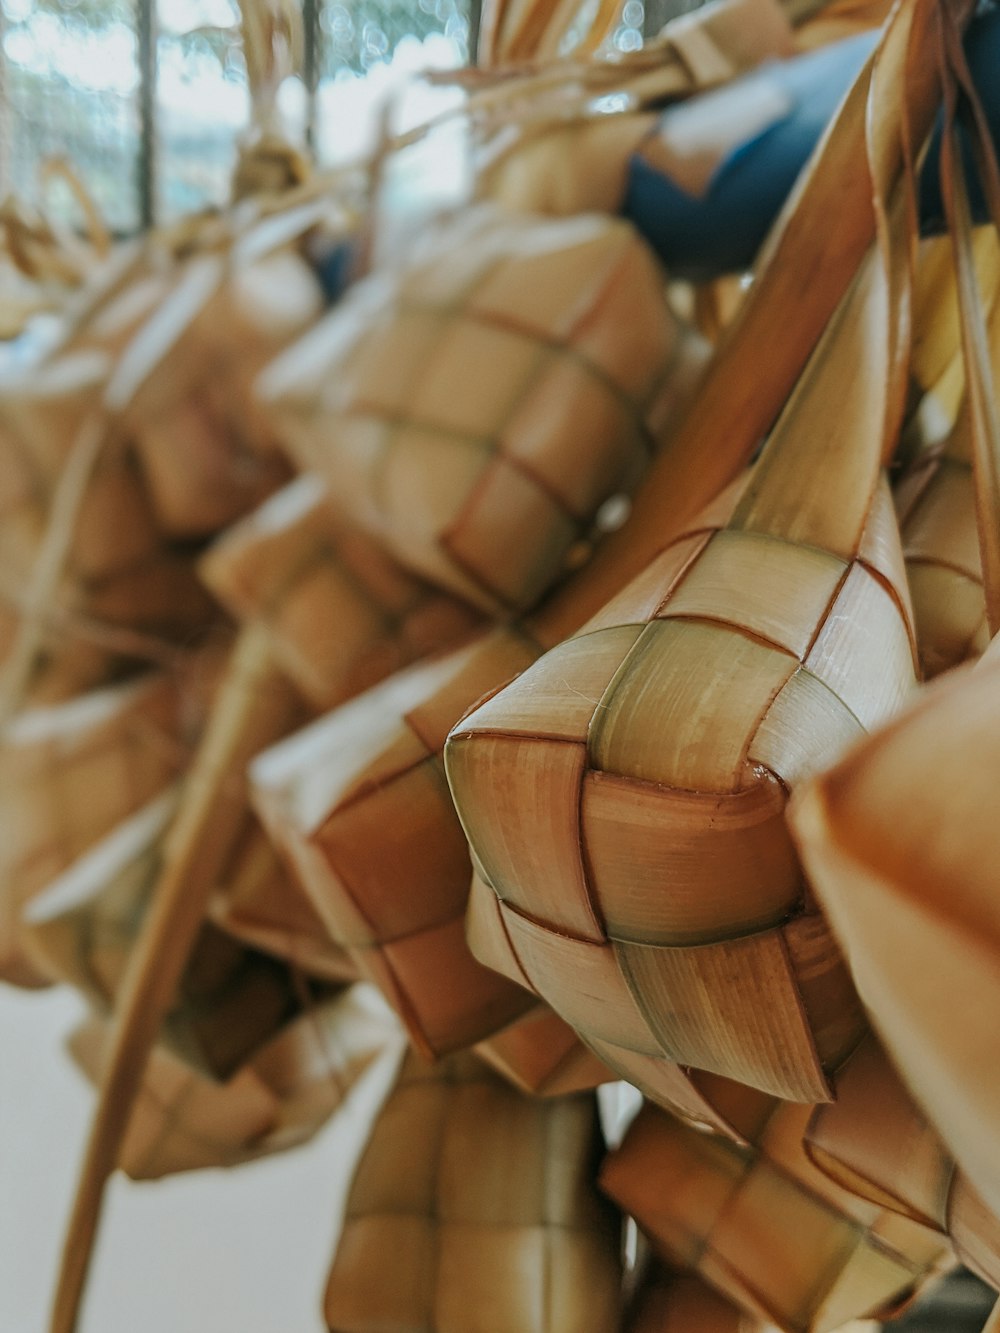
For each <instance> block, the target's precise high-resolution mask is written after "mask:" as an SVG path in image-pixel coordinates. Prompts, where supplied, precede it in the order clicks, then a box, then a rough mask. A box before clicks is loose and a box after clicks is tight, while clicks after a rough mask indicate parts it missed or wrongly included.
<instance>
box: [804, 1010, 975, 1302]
mask: <svg viewBox="0 0 1000 1333" xmlns="http://www.w3.org/2000/svg"><path fill="white" fill-rule="evenodd" d="M805 1148H806V1151H807V1152H808V1154H809V1156H810V1158H811V1159H812V1160H813V1161H814V1162H815V1164H816V1165H817V1166H818V1167H819V1168H820V1170H821V1171H823V1172H824V1173H825V1174H826V1175H828V1176H830V1177H831V1179H833V1180H835V1181H837V1182H838V1183H839V1184H840V1185H842V1186H843V1187H844V1188H845V1189H848V1190H850V1191H851V1192H852V1193H854V1194H857V1195H859V1196H860V1197H861V1198H863V1199H870V1200H871V1201H872V1202H873V1203H876V1204H878V1205H879V1206H880V1207H884V1208H891V1209H892V1210H893V1211H894V1212H899V1213H902V1215H903V1216H904V1217H910V1218H912V1219H913V1220H914V1221H916V1222H920V1223H922V1224H923V1225H925V1226H929V1227H933V1228H934V1229H935V1230H937V1231H941V1232H944V1233H946V1234H947V1235H948V1236H949V1238H950V1240H951V1242H952V1244H953V1245H954V1247H955V1252H956V1254H957V1255H958V1257H959V1259H961V1260H962V1261H963V1262H964V1263H965V1264H967V1265H968V1267H970V1268H972V1269H973V1270H974V1271H975V1272H977V1273H978V1274H979V1276H980V1277H982V1278H983V1279H984V1280H985V1281H987V1282H990V1283H992V1284H993V1285H994V1286H995V1287H1000V1219H998V1218H997V1217H996V1216H994V1215H993V1214H991V1213H990V1212H989V1210H988V1209H987V1208H986V1206H985V1205H984V1204H983V1202H982V1200H981V1199H980V1198H979V1197H978V1195H977V1194H976V1191H975V1189H974V1188H973V1186H972V1184H971V1182H970V1181H969V1179H968V1177H966V1176H964V1175H962V1174H961V1172H959V1171H957V1170H956V1167H955V1162H954V1159H953V1158H952V1157H951V1155H950V1154H949V1152H948V1150H947V1149H946V1148H945V1146H944V1144H943V1143H942V1141H941V1139H940V1138H939V1136H938V1135H937V1133H936V1132H935V1131H934V1130H933V1129H932V1128H931V1126H930V1124H929V1122H928V1120H927V1117H926V1116H925V1115H924V1113H923V1112H922V1111H921V1110H920V1109H919V1107H917V1105H916V1104H915V1102H914V1101H913V1100H912V1099H911V1097H910V1095H909V1093H908V1092H907V1091H906V1089H905V1088H904V1086H903V1084H902V1082H901V1080H900V1078H899V1076H898V1075H897V1073H896V1072H895V1070H894V1069H893V1068H892V1065H891V1064H890V1063H889V1061H888V1059H887V1058H886V1055H885V1052H884V1051H883V1050H882V1049H881V1048H880V1047H879V1045H878V1043H877V1042H876V1041H875V1040H874V1038H872V1037H868V1038H867V1039H866V1040H865V1041H864V1042H863V1043H862V1045H861V1046H860V1047H859V1049H858V1050H857V1051H856V1052H855V1053H854V1055H852V1057H851V1059H850V1061H849V1062H848V1064H847V1066H846V1068H845V1069H843V1070H841V1072H840V1074H839V1075H838V1077H837V1100H836V1102H834V1103H833V1104H832V1105H829V1106H818V1107H817V1108H816V1110H815V1111H814V1113H813V1116H812V1119H811V1120H810V1122H809V1125H808V1128H807V1130H806V1135H805Z"/></svg>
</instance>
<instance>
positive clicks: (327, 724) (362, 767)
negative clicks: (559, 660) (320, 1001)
mask: <svg viewBox="0 0 1000 1333" xmlns="http://www.w3.org/2000/svg"><path fill="white" fill-rule="evenodd" d="M489 642H490V643H493V644H494V647H496V650H497V653H499V665H498V658H497V655H496V654H495V653H489V654H486V655H485V660H484V657H483V655H482V654H480V652H479V643H480V641H476V642H474V643H473V644H472V645H470V646H469V647H467V648H462V649H457V650H455V651H453V652H451V653H449V654H447V655H445V656H443V657H440V658H437V659H435V660H432V661H430V662H428V663H422V664H419V665H417V666H414V667H409V668H407V669H406V670H404V671H401V672H398V673H397V674H396V675H395V676H392V677H391V678H390V679H389V680H388V681H385V682H384V683H383V684H382V685H379V686H376V687H375V688H374V689H372V690H369V691H368V692H367V693H365V694H363V695H360V696H359V697H358V698H357V699H354V700H352V701H351V702H350V703H347V704H344V705H342V706H341V707H340V708H338V709H336V710H335V711H334V712H332V713H330V714H328V715H327V716H326V717H323V718H320V719H319V720H318V721H317V722H314V723H311V724H310V725H309V726H307V727H305V728H304V729H303V730H301V731H299V732H297V733H295V734H294V735H292V736H290V737H288V739H287V740H284V741H281V742H279V743H278V744H277V745H275V746H272V747H271V748H270V749H269V750H266V751H264V753H263V754H261V755H259V756H258V757H257V758H256V759H255V760H254V762H253V763H252V764H251V766H250V781H251V795H252V799H253V801H254V804H255V806H256V808H257V810H258V812H259V813H260V816H261V818H262V820H263V822H264V824H265V827H266V828H267V830H268V832H269V834H270V835H271V837H272V838H273V839H274V840H275V843H276V844H277V846H278V847H280V848H281V850H282V852H283V853H284V855H285V856H286V858H287V860H288V862H289V864H290V865H291V866H292V867H293V868H294V870H295V872H296V874H297V875H298V876H299V879H300V881H301V884H302V886H303V888H304V889H305V890H306V892H307V893H308V895H309V897H310V899H311V900H312V903H313V906H314V907H315V909H316V911H317V913H318V914H319V916H320V917H321V918H322V920H323V922H324V923H325V925H326V928H327V930H328V931H329V934H330V936H331V938H332V939H333V940H334V941H335V942H336V943H337V944H339V945H341V946H343V947H344V948H345V949H347V950H348V952H349V954H350V956H351V958H352V959H353V960H354V962H355V963H356V965H357V966H358V968H359V970H360V972H361V974H362V976H364V977H366V978H367V979H368V980H370V981H372V982H374V983H375V984H376V985H377V986H378V987H379V988H380V990H381V991H382V993H383V994H384V995H385V996H386V998H387V999H388V1000H389V1002H390V1003H391V1004H392V1005H393V1006H394V1007H395V1008H396V1010H397V1011H398V1013H399V1014H400V1017H401V1018H402V1019H403V1022H404V1023H405V1025H406V1028H407V1030H408V1032H409V1034H410V1037H411V1040H412V1041H413V1042H414V1043H415V1045H416V1046H417V1048H418V1049H419V1050H421V1051H423V1052H424V1053H426V1054H428V1055H430V1054H437V1055H440V1054H444V1053H446V1052H448V1051H454V1050H458V1049H461V1048H463V1047H465V1046H469V1045H471V1044H473V1043H474V1042H477V1041H480V1040H482V1039H483V1038H485V1037H488V1036H490V1035H491V1034H492V1033H494V1032H496V1031H497V1030H498V1029H500V1028H502V1027H504V1026H506V1024H507V1023H509V1022H511V1021H512V1020H513V1019H514V1018H516V1017H518V1016H519V1015H521V1014H523V1013H524V1012H525V1011H526V1010H527V1009H529V1008H531V1007H532V1005H533V1004H534V1003H535V1000H534V999H533V997H532V996H531V995H529V994H528V993H527V992H526V991H524V990H523V989H522V988H521V987H520V986H517V985H514V984H513V983H512V982H510V981H508V980H506V979H505V978H503V977H501V976H498V975H497V974H496V973H495V972H493V971H491V970H489V969H488V968H486V967H483V966H482V965H481V964H480V963H478V962H476V960H475V959H474V958H473V957H472V954H471V953H470V952H469V949H468V946H467V944H466V941H465V911H466V904H467V902H468V896H469V881H470V878H471V875H472V866H471V863H470V861H469V853H468V846H467V844H466V841H465V836H464V834H463V832H462V828H461V825H460V824H459V822H458V819H457V816H456V815H455V812H454V809H453V807H452V805H451V801H450V798H449V795H448V786H447V783H446V781H445V777H444V767H443V761H442V757H441V754H442V750H443V747H444V738H445V735H446V734H447V730H448V727H449V725H450V724H451V722H452V720H453V719H454V718H455V717H456V716H459V715H460V714H461V712H462V710H463V708H467V707H468V706H469V705H470V704H471V703H472V702H473V701H474V700H475V699H476V698H477V697H478V696H479V695H480V694H481V693H482V692H483V690H484V689H486V688H488V687H489V685H490V684H492V683H493V681H495V680H496V678H497V677H496V675H494V674H492V673H493V672H494V671H496V670H499V674H500V677H501V678H506V677H509V676H510V675H512V674H513V673H515V672H517V671H519V670H521V669H522V668H523V667H524V666H525V665H526V664H527V663H528V662H529V661H531V658H532V656H533V653H532V652H531V649H530V646H529V645H527V644H526V643H524V642H522V640H521V639H520V638H519V637H518V636H517V635H516V634H514V633H510V634H508V635H507V636H506V637H503V636H500V635H497V636H492V637H491V639H490V640H489ZM484 673H485V674H484ZM456 696H457V704H456Z"/></svg>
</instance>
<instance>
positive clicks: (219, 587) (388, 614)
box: [199, 474, 481, 711]
mask: <svg viewBox="0 0 1000 1333" xmlns="http://www.w3.org/2000/svg"><path fill="white" fill-rule="evenodd" d="M199 569H200V572H201V576H202V578H203V579H204V580H205V582H206V583H207V584H208V586H209V588H210V589H211V590H212V592H213V593H214V594H215V596H216V597H217V598H218V599H219V600H220V601H221V602H222V603H223V605H224V606H226V607H227V608H228V610H229V611H230V612H231V613H232V614H233V615H234V616H236V617H237V618H238V619H240V620H241V621H243V622H248V621H255V622H259V623H261V624H263V625H264V627H265V628H266V631H267V634H268V639H269V643H270V648H271V653H272V655H273V657H274V660H275V662H276V663H277V664H278V666H280V667H281V669H282V670H283V671H284V672H285V673H286V674H287V675H288V677H289V679H290V680H291V681H292V682H293V683H294V684H295V685H296V686H297V687H298V688H299V689H300V690H301V691H302V693H303V694H304V695H305V697H306V698H307V699H308V700H309V701H310V703H312V704H313V705H314V706H315V707H316V708H317V709H321V710H323V711H325V710H327V709H330V708H333V707H335V706H336V705H337V704H340V703H343V702H344V700H346V699H349V698H351V697H352V696H353V695H355V694H358V693H360V692H361V691H362V690H364V689H367V688H369V687H370V686H372V685H375V684H376V683H377V682H378V681H380V680H382V679H384V678H385V677H386V676H389V675H391V674H392V673H393V672H394V671H396V670H398V669H399V668H400V667H403V666H406V665H408V664H409V663H410V662H413V661H416V660H417V659H418V658H420V657H424V656H426V654H428V653H430V652H436V651H438V650H439V649H441V648H445V647H448V646H450V645H451V644H452V643H456V642H458V641H459V640H461V639H463V638H466V637H467V636H468V635H470V634H471V633H472V632H473V631H474V630H475V629H476V628H478V627H479V625H480V624H481V617H480V616H479V615H478V614H477V613H476V612H475V611H473V609H472V608H471V607H470V606H468V605H466V604H465V603H464V602H461V601H460V600H459V599H458V598H455V597H452V596H450V595H449V594H448V593H443V592H439V591H438V590H437V589H436V588H433V587H432V586H431V585H430V584H428V583H426V582H425V581H424V580H423V579H420V578H417V577H416V576H414V575H413V574H411V573H409V572H408V571H407V570H406V569H404V568H403V567H402V565H400V564H399V563H398V562H397V561H396V560H394V559H393V557H392V556H391V555H389V554H388V552H386V551H385V550H384V549H383V548H382V546H381V545H380V543H378V542H377V541H375V540H374V539H373V538H372V537H370V536H369V535H368V534H367V533H366V532H364V531H363V530H362V529H361V528H359V527H358V526H357V524H355V523H353V522H352V521H351V520H350V519H349V518H348V517H346V516H344V515H342V514H340V513H339V512H338V511H337V508H336V506H335V505H334V504H333V503H332V501H331V499H330V497H329V495H328V493H327V489H326V487H325V486H324V485H323V483H322V482H321V481H320V480H319V478H318V477H315V476H311V475H309V474H305V475H303V476H301V477H299V478H298V479H297V480H296V481H294V482H292V483H290V484H289V485H288V486H285V487H283V488H282V489H281V490H280V491H279V492H278V493H277V494H276V495H274V496H272V497H271V499H270V500H268V501H267V502H266V503H265V504H263V505H262V506H261V507H260V508H259V509H255V510H254V511H253V513H252V514H249V515H248V516H247V517H246V518H245V519H243V520H242V522H240V523H237V524H235V525H233V526H232V527H229V528H227V530H226V531H225V533H224V534H223V536H222V537H220V538H219V540H218V541H216V542H215V543H214V544H213V545H212V546H211V547H210V548H209V550H208V551H207V552H206V554H205V555H204V556H202V558H201V562H200V565H199Z"/></svg>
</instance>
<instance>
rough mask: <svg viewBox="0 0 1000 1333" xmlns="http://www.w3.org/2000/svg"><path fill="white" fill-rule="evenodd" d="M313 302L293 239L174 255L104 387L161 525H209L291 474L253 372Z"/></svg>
mask: <svg viewBox="0 0 1000 1333" xmlns="http://www.w3.org/2000/svg"><path fill="white" fill-rule="evenodd" d="M321 307H322V299H321V293H320V290H319V286H318V284H317V282H316V280H315V278H314V277H313V275H312V273H311V272H310V270H309V268H308V266H307V265H306V264H305V262H304V261H303V260H301V259H299V258H298V257H297V256H296V255H295V254H294V253H292V252H291V251H290V250H288V251H284V250H282V251H279V252H278V253H276V254H273V255H270V256H267V257H265V258H263V259H261V260H259V261H258V262H257V263H256V264H245V265H243V264H238V263H235V262H234V263H232V264H230V263H227V259H226V257H224V256H221V255H214V254H209V255H199V256H196V257H195V258H193V259H191V260H190V261H188V262H187V263H185V264H183V265H181V266H180V268H179V271H178V275H177V279H176V282H175V284H174V286H173V287H172V289H171V291H170V292H169V294H168V295H167V296H166V298H165V299H164V300H163V301H162V302H161V303H160V304H159V305H158V306H157V307H156V309H155V310H154V311H153V313H152V314H151V315H150V317H149V318H148V319H147V320H146V321H145V322H144V323H143V324H142V325H141V326H140V328H139V329H138V330H137V331H136V333H135V335H134V336H133V337H132V339H131V340H130V342H129V343H128V345H127V346H126V347H125V349H124V350H123V352H122V354H121V356H120V357H119V359H118V362H117V364H116V366H115V371H114V374H113V375H112V377H111V380H110V382H109V385H108V394H107V397H108V402H109V405H110V406H111V407H112V408H113V410H116V411H122V412H124V414H125V421H126V423H127V426H128V429H129V433H130V435H131V437H132V439H133V440H134V442H135V448H136V451H137V455H138V458H139V460H140V463H141V466H142V470H143V474H144V476H145V479H146V483H147V485H148V488H149V493H150V497H151V501H152V504H153V508H154V510H155V513H156V517H157V521H158V522H159V524H160V525H161V527H162V528H163V529H164V530H165V531H167V532H169V533H171V534H173V535H177V536H180V537H200V536H206V535H208V534H211V533H213V532H216V531H218V530H219V529H220V528H222V527H224V526H225V525H226V524H228V523H231V522H232V521H233V520H235V519H237V518H239V517H240V516H241V515H242V514H244V513H246V512H247V511H248V510H250V509H252V508H253V507H254V506H255V505H257V504H259V503H260V502H261V500H263V499H264V498H265V497H266V496H267V495H268V494H270V492H271V491H273V490H274V489H275V488H276V487H277V486H278V485H279V484H280V483H281V482H282V481H283V480H285V479H286V478H287V469H286V467H285V465H284V463H283V462H282V460H281V459H280V458H279V457H278V456H277V454H276V453H275V450H274V442H273V438H272V435H271V433H270V431H269V429H268V428H267V423H266V418H265V416H264V414H263V413H262V412H261V411H260V407H259V404H256V403H255V402H254V401H253V399H252V395H251V393H250V384H251V382H252V380H253V378H254V377H255V375H256V374H257V373H258V372H259V370H260V368H261V367H262V366H263V365H264V364H265V363H266V362H267V361H268V360H270V358H271V357H272V356H274V355H275V354H276V353H277V352H278V351H279V350H280V349H281V348H282V347H284V346H285V345H286V344H287V343H288V342H290V341H291V340H292V339H293V338H295V337H296V336H298V335H299V334H300V333H301V332H302V330H303V329H304V328H306V327H307V326H308V325H309V324H310V323H311V322H312V321H313V320H314V319H315V318H316V317H317V315H318V314H319V311H320V309H321Z"/></svg>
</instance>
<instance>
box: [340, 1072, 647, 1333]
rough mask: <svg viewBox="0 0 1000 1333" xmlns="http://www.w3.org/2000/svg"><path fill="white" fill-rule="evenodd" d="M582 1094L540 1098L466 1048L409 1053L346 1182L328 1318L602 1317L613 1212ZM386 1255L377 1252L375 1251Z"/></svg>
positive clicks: (360, 1327)
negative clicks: (427, 1060) (440, 1058)
mask: <svg viewBox="0 0 1000 1333" xmlns="http://www.w3.org/2000/svg"><path fill="white" fill-rule="evenodd" d="M599 1151H600V1132H599V1130H598V1125H597V1114H596V1106H595V1104H594V1101H593V1098H592V1097H588V1096H586V1095H582V1096H576V1097H565V1098H560V1099H558V1100H547V1101H538V1100H532V1099H530V1098H527V1097H523V1096H522V1095H521V1094H519V1093H517V1092H516V1091H515V1090H514V1089H513V1088H510V1087H508V1086H507V1085H506V1084H504V1083H502V1082H501V1081H500V1080H499V1079H498V1078H497V1076H496V1075H495V1074H493V1073H491V1072H490V1071H489V1070H487V1069H486V1068H485V1066H483V1065H482V1064H480V1063H479V1062H478V1061H476V1060H474V1059H473V1058H472V1057H469V1056H464V1057H452V1058H451V1059H449V1060H447V1061H444V1062H442V1063H441V1064H439V1065H436V1066H434V1067H430V1066H428V1065H426V1064H424V1063H423V1062H422V1061H421V1060H420V1059H419V1057H417V1056H416V1055H409V1056H408V1057H407V1059H406V1061H405V1063H404V1065H403V1068H402V1071H401V1073H400V1076H399V1079H398V1081H397V1083H396V1085H395V1087H394V1089H393V1091H392V1092H391V1093H390V1096H389V1100H388V1101H387V1102H386V1104H385V1107H384V1108H383V1110H382V1112H381V1115H380V1116H379V1118H378V1120H377V1121H376V1124H375V1129H374V1132H373V1134H372V1138H371V1141H370V1143H369V1145H368V1147H367V1149H366V1150H365V1153H364V1156H363V1157H362V1159H361V1163H360V1165H359V1167H358V1171H357V1175H356V1176H355V1179H354V1182H353V1184H352V1186H351V1191H350V1195H349V1197H348V1202H347V1216H346V1219H345V1223H344V1230H343V1233H342V1236H341V1239H340V1244H339V1247H338V1250H337V1255H336V1259H335V1260H334V1264H333V1268H332V1270H331V1272H330V1277H329V1281H328V1283H327V1288H326V1297H325V1301H324V1313H325V1315H326V1321H327V1324H328V1326H329V1328H330V1329H331V1330H336V1333H381V1330H384V1329H388V1328H392V1329H399V1330H404V1329H405V1330H407V1331H409V1330H417V1329H420V1330H425V1331H426V1333H486V1330H489V1333H578V1330H580V1329H583V1328H586V1329H587V1330H588V1333H613V1330H616V1329H617V1328H618V1326H619V1325H618V1320H619V1291H620V1282H621V1272H620V1266H619V1240H618V1232H619V1227H618V1224H617V1218H616V1217H615V1216H614V1215H613V1214H612V1213H611V1212H610V1211H609V1210H608V1209H607V1208H606V1207H604V1206H602V1202H601V1200H600V1198H599V1196H598V1195H597V1193H596V1190H595V1189H594V1186H593V1170H594V1166H595V1162H596V1158H597V1154H598V1153H599ZM387 1255H391V1256H392V1263H390V1264H387V1263H386V1256H387Z"/></svg>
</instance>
